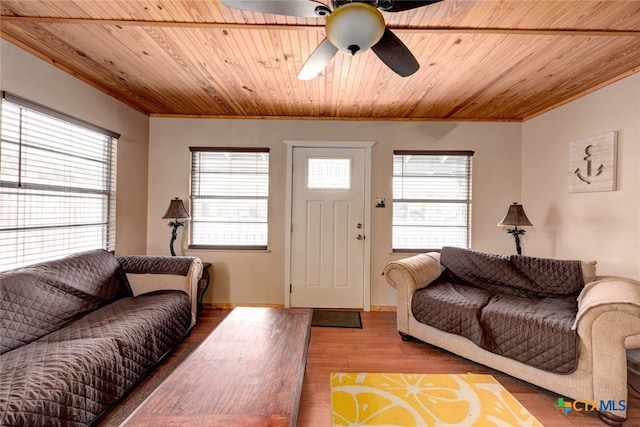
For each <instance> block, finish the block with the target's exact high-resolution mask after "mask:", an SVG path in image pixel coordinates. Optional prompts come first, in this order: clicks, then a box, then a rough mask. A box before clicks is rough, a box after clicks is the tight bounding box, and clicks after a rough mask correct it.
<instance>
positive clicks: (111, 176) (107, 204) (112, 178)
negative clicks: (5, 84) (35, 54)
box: [0, 91, 120, 270]
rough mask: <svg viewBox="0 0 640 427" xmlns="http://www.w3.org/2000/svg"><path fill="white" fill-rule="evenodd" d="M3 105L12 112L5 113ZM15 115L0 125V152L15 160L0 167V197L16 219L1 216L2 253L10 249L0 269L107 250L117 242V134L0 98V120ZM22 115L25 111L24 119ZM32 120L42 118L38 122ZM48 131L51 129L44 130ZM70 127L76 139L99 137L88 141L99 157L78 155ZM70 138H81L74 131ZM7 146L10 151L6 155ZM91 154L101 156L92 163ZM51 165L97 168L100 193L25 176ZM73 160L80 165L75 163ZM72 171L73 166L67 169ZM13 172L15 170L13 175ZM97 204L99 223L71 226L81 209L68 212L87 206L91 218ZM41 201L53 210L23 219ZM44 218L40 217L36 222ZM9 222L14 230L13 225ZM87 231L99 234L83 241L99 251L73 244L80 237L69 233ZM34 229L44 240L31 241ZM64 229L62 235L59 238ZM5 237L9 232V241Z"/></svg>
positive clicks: (43, 108) (63, 181)
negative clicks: (8, 202) (0, 171)
mask: <svg viewBox="0 0 640 427" xmlns="http://www.w3.org/2000/svg"><path fill="white" fill-rule="evenodd" d="M7 103H9V104H12V105H11V106H9V105H8V104H7ZM5 108H6V110H5ZM16 108H17V110H18V116H17V117H15V116H14V117H15V122H6V123H5V121H4V120H3V121H2V122H3V123H2V128H3V132H2V141H0V150H2V149H3V148H4V149H5V150H10V151H9V152H12V151H13V152H15V155H16V156H17V157H16V158H15V159H14V160H12V159H11V157H9V160H6V159H5V160H6V161H5V162H4V163H3V164H4V167H5V168H7V169H5V173H4V175H0V191H2V193H3V197H5V196H6V197H7V198H8V200H13V199H15V201H14V202H12V203H15V205H13V204H12V205H9V206H10V208H12V209H14V211H13V214H15V215H18V217H17V218H16V217H14V218H16V219H14V220H11V217H10V216H7V217H6V218H7V221H8V222H6V223H5V224H4V226H3V224H2V223H0V231H1V232H2V233H7V234H5V236H4V237H1V238H0V243H3V246H4V245H10V246H8V247H10V249H6V250H3V258H4V260H3V261H2V263H1V264H0V270H8V269H13V268H19V267H22V266H26V265H30V264H34V263H38V262H44V261H49V260H53V259H57V258H60V257H63V256H67V255H71V254H73V253H77V252H81V251H84V250H90V249H105V250H109V251H114V250H115V240H116V205H115V203H116V178H117V164H116V160H117V142H118V139H119V138H120V134H118V133H116V132H113V131H110V130H108V129H105V128H102V127H100V126H96V125H94V124H92V123H89V122H86V121H84V120H81V119H78V118H75V117H73V116H70V115H68V114H65V113H62V112H60V111H57V110H54V109H52V108H49V107H46V106H43V105H41V104H38V103H35V102H33V101H30V100H27V99H24V98H22V97H19V96H17V95H14V94H11V93H9V92H5V91H3V92H2V107H1V108H0V114H2V116H3V117H4V115H5V114H7V115H10V114H15V113H11V110H13V109H16ZM29 111H32V113H31V114H32V115H31V116H30V115H29V114H30V113H29ZM38 116H46V117H42V118H38ZM9 117H11V116H9ZM29 125H31V128H29ZM48 126H53V127H51V128H48ZM77 128H82V132H87V134H84V133H79V135H84V136H85V137H89V136H90V137H91V138H94V136H95V137H96V138H98V137H100V138H104V140H102V141H100V139H91V141H94V143H96V147H100V145H99V144H103V145H102V148H99V150H100V151H94V152H93V154H92V155H91V156H89V155H85V154H86V152H85V153H83V147H85V146H84V145H83V144H82V140H81V139H80V138H81V137H78V134H76V135H74V136H70V135H71V134H70V132H74V129H77ZM44 129H46V133H43V134H41V136H35V135H37V132H39V131H43V130H44ZM5 131H6V132H7V134H6V135H5V133H4V132H5ZM13 132H15V134H13ZM76 132H81V131H80V130H76ZM92 134H99V135H92ZM30 135H31V136H30ZM14 138H15V139H14ZM46 138H48V139H46ZM56 144H60V146H62V145H63V144H68V145H67V147H71V149H62V148H57V149H56ZM12 146H15V147H13V148H11V147H12ZM34 153H38V154H40V157H38V156H37V155H35V156H34ZM96 153H98V154H100V155H99V156H96V155H95V154H96ZM54 159H60V161H62V160H64V161H68V163H65V164H67V167H69V165H71V167H73V168H74V169H76V168H81V167H83V166H85V167H86V165H87V164H96V165H101V166H100V167H99V168H98V169H96V171H97V173H98V174H97V175H96V178H95V179H96V180H97V181H96V182H99V183H100V186H99V187H97V186H96V185H95V184H96V182H93V183H92V182H87V183H86V185H84V186H83V185H82V182H81V181H76V180H73V179H72V178H60V180H59V181H47V182H38V181H42V178H40V179H38V177H37V176H38V175H37V173H36V174H35V175H34V172H30V171H31V170H37V168H38V167H40V168H42V167H43V166H42V165H46V164H47V162H51V161H53V160H54ZM74 161H75V162H80V163H74ZM38 165H40V166H38ZM74 165H76V166H75V167H74ZM12 167H15V168H16V169H12ZM30 168H35V169H30ZM50 170H51V169H49V170H48V171H50ZM76 170H77V169H76ZM53 171H57V172H58V173H60V172H61V171H62V167H61V168H60V170H58V169H56V168H53ZM54 173H55V172H54ZM76 173H77V172H76ZM3 176H4V178H5V179H4V180H3V179H2V177H3ZM70 184H72V185H70ZM38 193H39V194H40V196H38ZM96 197H97V198H98V200H99V202H98V203H99V206H101V207H100V212H101V214H100V215H101V219H100V220H99V221H98V222H90V223H89V222H84V221H82V220H81V219H82V217H75V218H76V219H77V220H76V221H75V222H74V221H72V218H73V217H71V216H70V214H71V213H74V211H73V210H72V209H80V211H75V214H76V215H77V214H78V213H82V209H87V208H89V209H91V205H92V204H93V213H94V215H95V214H96V212H98V211H95V206H96ZM79 198H80V199H83V198H84V199H85V200H86V203H80V204H78V203H73V204H72V203H70V201H71V200H74V201H77V200H78V199H79ZM47 201H49V202H50V201H53V202H54V204H53V205H52V206H53V208H54V209H52V210H47V211H46V212H40V211H37V215H35V216H34V215H30V214H29V212H33V210H37V209H38V204H40V206H42V204H43V203H46V202H47ZM41 209H42V208H41ZM52 211H53V212H54V213H55V214H56V215H55V216H53V217H50V216H49V214H50V213H51V212H52ZM43 213H46V215H42V214H43ZM20 218H22V219H20ZM2 221H4V220H2ZM14 221H15V224H13V222H14ZM91 226H94V227H99V229H100V231H99V232H98V233H95V234H88V235H87V236H92V239H96V236H101V237H100V240H102V243H101V244H99V245H93V244H92V243H91V242H90V243H88V244H87V243H85V244H84V245H83V244H79V242H81V240H80V241H79V240H78V238H79V237H83V236H82V235H78V234H77V233H74V232H73V230H78V229H79V227H91ZM38 230H42V231H44V232H45V233H48V234H43V235H40V236H38V238H37V240H33V235H30V233H32V234H33V233H37V232H38ZM53 230H58V231H57V233H56V234H52V233H55V232H54V231H53ZM64 230H69V231H68V233H61V231H64ZM11 233H15V235H14V237H13V238H12V237H11ZM60 234H66V236H65V238H63V239H60V237H59V236H60ZM4 239H8V240H4ZM51 243H53V245H51ZM74 243H75V244H74ZM33 249H35V250H33Z"/></svg>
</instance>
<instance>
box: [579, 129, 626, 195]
mask: <svg viewBox="0 0 640 427" xmlns="http://www.w3.org/2000/svg"><path fill="white" fill-rule="evenodd" d="M617 139H618V134H617V132H607V133H605V134H602V135H598V136H594V137H591V138H587V139H582V140H580V141H575V142H572V143H571V144H569V192H570V193H584V192H589V191H614V190H615V189H616V145H617Z"/></svg>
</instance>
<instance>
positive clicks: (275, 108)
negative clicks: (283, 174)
mask: <svg viewBox="0 0 640 427" xmlns="http://www.w3.org/2000/svg"><path fill="white" fill-rule="evenodd" d="M257 1H259V0H257ZM323 1H324V0H323ZM0 6H1V13H2V17H1V19H2V23H1V27H0V28H1V29H0V32H1V35H2V37H3V38H4V39H5V40H7V41H9V42H11V43H13V44H15V45H17V46H19V47H21V48H23V49H25V50H27V51H29V52H32V53H34V54H36V55H38V56H39V57H41V58H43V59H45V60H47V61H49V62H50V63H52V64H54V65H56V66H57V67H59V68H61V69H63V70H65V71H67V72H69V73H71V74H72V75H74V76H76V77H78V78H80V79H82V80H83V81H85V82H87V83H89V84H91V85H93V86H94V87H96V88H98V89H100V90H102V91H104V92H105V93H107V94H110V95H111V96H113V97H115V98H117V99H119V100H121V101H122V102H124V103H126V104H128V105H130V106H132V107H133V108H135V109H137V110H139V111H142V112H144V113H146V114H148V115H150V116H180V117H221V118H322V119H325V118H328V119H344V120H362V119H366V120H483V121H523V120H527V119H529V118H531V117H535V116H537V115H539V114H541V113H543V112H546V111H549V110H550V109H553V108H555V107H557V106H559V105H562V104H564V103H566V102H568V101H570V100H573V99H576V98H578V97H580V96H583V95H585V94H586V93H589V92H591V91H593V90H596V89H598V88H600V87H603V86H605V85H607V84H609V83H611V82H613V81H616V80H618V79H621V78H624V77H626V76H628V75H630V74H633V73H635V72H638V71H639V70H640V1H624V0H605V1H595V0H589V1H587V0H538V1H536V0H533V1H526V0H444V1H442V2H441V3H437V4H434V5H431V6H427V7H422V8H419V9H414V10H410V11H405V12H399V13H388V12H383V16H384V18H385V21H386V23H387V26H388V27H389V28H391V29H392V30H393V31H394V32H395V33H396V34H397V35H398V37H399V38H400V39H401V40H402V41H403V42H404V43H405V44H406V45H407V46H408V47H409V49H410V50H411V51H412V52H413V54H414V55H415V57H416V58H417V60H418V62H419V63H420V64H421V67H420V70H419V71H418V72H416V73H415V74H413V75H412V76H410V77H407V78H402V77H399V76H397V75H396V74H394V73H393V72H392V71H391V70H389V69H388V68H387V67H386V66H385V65H384V64H383V63H382V62H381V61H380V60H379V59H378V58H377V57H376V56H375V54H374V53H373V52H371V51H370V50H369V51H366V52H364V53H363V54H360V55H356V56H350V55H348V54H345V53H342V52H339V53H338V54H337V55H336V57H335V58H334V59H333V60H332V61H331V62H330V63H329V65H328V66H327V68H326V69H325V70H324V71H323V72H322V73H321V74H320V75H319V76H318V77H316V78H315V79H313V80H310V81H301V80H298V79H297V78H296V76H297V73H298V71H299V69H300V68H301V67H302V65H303V64H304V62H305V60H306V59H307V57H308V56H309V55H310V54H311V53H312V52H313V50H314V49H315V47H316V46H317V45H318V44H319V43H320V42H321V41H322V40H323V39H324V37H325V29H324V22H325V20H324V18H318V19H315V18H295V17H285V16H278V15H266V14H260V13H251V12H244V11H239V10H234V9H229V8H227V7H225V6H224V5H222V4H221V3H219V1H211V0H108V1H98V0H54V1H52V0H40V1H37V0H3V1H2V2H1V3H0Z"/></svg>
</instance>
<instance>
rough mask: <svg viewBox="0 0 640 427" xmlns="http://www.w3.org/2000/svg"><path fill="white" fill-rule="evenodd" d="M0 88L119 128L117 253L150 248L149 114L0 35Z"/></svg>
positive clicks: (81, 117) (98, 123)
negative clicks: (147, 215)
mask: <svg viewBox="0 0 640 427" xmlns="http://www.w3.org/2000/svg"><path fill="white" fill-rule="evenodd" d="M0 49H1V50H0V88H1V89H2V90H4V91H7V92H11V93H13V94H15V95H18V96H21V97H23V98H26V99H28V100H30V101H33V102H36V103H38V104H42V105H44V106H47V107H49V108H53V109H54V110H58V111H60V112H63V113H66V114H69V115H71V116H74V117H76V118H79V119H82V120H85V121H87V122H90V123H93V124H95V125H97V126H101V127H103V128H106V129H109V130H112V131H114V132H117V133H120V134H121V135H122V137H121V138H120V140H119V142H118V177H117V190H116V191H117V199H116V209H117V211H116V224H117V225H116V252H117V253H119V254H136V253H137V254H140V253H144V251H145V250H146V238H147V236H146V220H147V217H146V213H147V172H148V171H147V155H148V147H149V118H148V117H147V116H146V115H144V114H141V113H139V112H137V111H135V110H133V109H132V108H130V107H128V106H126V105H124V104H123V103H121V102H119V101H117V100H115V99H114V98H112V97H110V96H108V95H105V94H104V93H102V92H100V91H98V90H96V89H95V88H93V87H91V86H89V85H87V84H85V83H84V82H82V81H80V80H78V79H76V78H74V77H72V76H71V75H69V74H67V73H65V72H63V71H61V70H59V69H58V68H56V67H54V66H53V65H51V64H49V63H47V62H45V61H43V60H41V59H39V58H37V57H35V56H33V55H31V54H30V53H28V52H26V51H24V50H22V49H19V48H17V47H16V46H14V45H12V44H11V43H9V42H7V41H5V40H1V39H0Z"/></svg>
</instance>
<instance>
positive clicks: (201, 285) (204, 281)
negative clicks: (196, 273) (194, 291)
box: [198, 262, 211, 313]
mask: <svg viewBox="0 0 640 427" xmlns="http://www.w3.org/2000/svg"><path fill="white" fill-rule="evenodd" d="M210 267H211V263H210V262H203V263H202V277H201V278H200V280H199V281H198V313H200V311H202V308H203V307H204V304H203V302H202V299H203V298H204V293H205V292H207V288H208V287H209V281H210V280H211V276H210V275H209V268H210Z"/></svg>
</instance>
